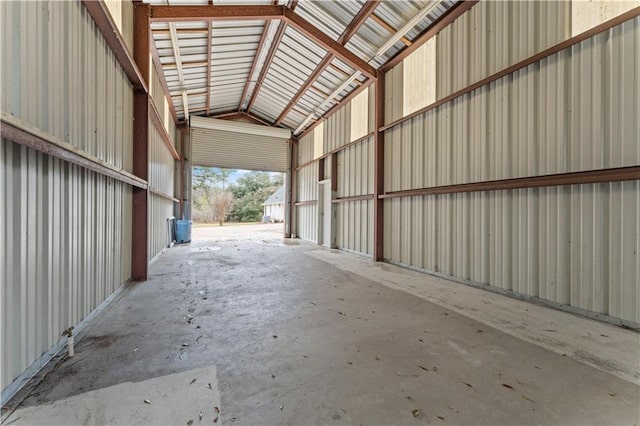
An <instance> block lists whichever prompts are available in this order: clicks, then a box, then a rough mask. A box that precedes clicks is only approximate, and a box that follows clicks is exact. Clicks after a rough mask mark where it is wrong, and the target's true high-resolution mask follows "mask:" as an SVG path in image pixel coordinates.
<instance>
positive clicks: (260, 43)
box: [238, 22, 269, 111]
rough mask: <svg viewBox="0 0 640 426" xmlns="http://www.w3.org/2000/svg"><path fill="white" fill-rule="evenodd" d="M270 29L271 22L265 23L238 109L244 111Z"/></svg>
mask: <svg viewBox="0 0 640 426" xmlns="http://www.w3.org/2000/svg"><path fill="white" fill-rule="evenodd" d="M268 31H269V23H268V22H265V23H264V28H263V30H262V36H261V37H260V42H259V43H258V48H257V49H256V54H255V56H254V57H253V62H252V63H251V69H249V74H248V75H247V81H246V83H245V84H244V89H243V90H242V97H241V98H240V105H238V111H242V105H244V100H245V99H246V98H247V93H248V91H249V85H250V84H251V76H253V73H254V72H255V70H256V65H257V64H258V57H259V56H260V52H262V49H263V47H264V43H265V41H266V39H267V32H268Z"/></svg>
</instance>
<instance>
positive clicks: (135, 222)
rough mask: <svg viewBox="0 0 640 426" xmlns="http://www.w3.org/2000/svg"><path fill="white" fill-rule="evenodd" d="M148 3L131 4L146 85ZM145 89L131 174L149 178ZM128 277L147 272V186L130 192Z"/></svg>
mask: <svg viewBox="0 0 640 426" xmlns="http://www.w3.org/2000/svg"><path fill="white" fill-rule="evenodd" d="M149 13H150V8H149V5H148V4H142V3H136V4H135V5H134V8H133V34H134V46H133V57H134V59H135V62H136V65H137V66H138V69H139V70H140V75H141V76H142V79H143V81H144V82H145V83H146V87H148V84H149V80H150V77H151V69H150V62H151V60H150V59H151V58H150V52H151V28H150V23H149ZM150 104H151V102H150V98H149V92H148V91H140V90H138V91H136V92H135V93H134V95H133V147H132V150H133V152H132V154H133V155H132V157H133V174H134V175H136V176H137V177H139V178H140V179H143V180H145V181H147V180H148V176H149V113H150V111H149V105H150ZM131 210H132V232H131V279H132V280H133V281H145V280H146V279H147V276H148V266H149V262H148V251H149V247H148V243H147V236H148V230H147V225H148V219H149V189H148V188H147V189H144V190H142V189H135V188H134V190H133V193H132V209H131Z"/></svg>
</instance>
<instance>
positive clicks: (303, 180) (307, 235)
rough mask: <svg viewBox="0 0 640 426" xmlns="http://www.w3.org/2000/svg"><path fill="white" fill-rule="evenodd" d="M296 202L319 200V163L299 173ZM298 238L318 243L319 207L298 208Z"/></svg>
mask: <svg viewBox="0 0 640 426" xmlns="http://www.w3.org/2000/svg"><path fill="white" fill-rule="evenodd" d="M297 182H298V184H297V193H296V201H317V200H318V163H317V162H315V163H312V164H310V165H308V166H307V167H304V168H302V169H300V170H299V171H298V176H297ZM296 215H297V219H296V227H297V228H298V229H297V232H296V234H297V236H298V237H299V238H302V239H303V240H308V241H313V242H317V241H318V206H317V205H315V204H310V205H300V206H296Z"/></svg>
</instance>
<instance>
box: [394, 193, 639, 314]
mask: <svg viewBox="0 0 640 426" xmlns="http://www.w3.org/2000/svg"><path fill="white" fill-rule="evenodd" d="M639 209H640V182H639V181H633V182H624V183H621V182H620V183H611V184H593V185H573V186H569V187H550V188H535V189H520V190H511V191H493V192H482V193H467V194H451V195H433V196H423V197H411V198H396V199H391V200H387V201H385V258H387V259H389V260H390V261H391V262H394V263H400V264H404V265H410V266H413V267H418V268H422V269H426V270H430V271H436V272H441V273H445V274H448V275H452V276H456V277H459V278H464V279H468V280H472V281H476V282H480V283H483V284H487V285H491V286H495V287H498V288H501V289H506V290H512V291H514V292H517V293H521V294H527V295H531V296H538V297H541V298H543V299H547V300H550V301H553V302H558V303H561V304H568V305H571V306H575V307H578V308H582V309H586V310H589V311H593V312H600V313H605V314H609V315H611V316H613V317H617V318H622V319H625V320H629V321H634V322H638V321H640V313H639V312H640V309H639V307H640V289H639V288H638V282H639V279H638V278H639V277H640V270H639V267H638V265H639V264H640V255H638V253H640V250H638V249H639V248H640V247H639V246H640V245H639V242H638V241H639V239H638V235H639V234H640V219H639V217H640V215H638V211H639Z"/></svg>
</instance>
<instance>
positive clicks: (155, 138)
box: [149, 123, 174, 195]
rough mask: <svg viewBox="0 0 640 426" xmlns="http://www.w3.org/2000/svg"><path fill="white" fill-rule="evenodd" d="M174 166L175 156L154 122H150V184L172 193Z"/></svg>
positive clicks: (166, 192)
mask: <svg viewBox="0 0 640 426" xmlns="http://www.w3.org/2000/svg"><path fill="white" fill-rule="evenodd" d="M173 167H174V158H173V156H172V155H171V153H169V150H168V149H167V146H166V145H165V144H164V141H163V139H162V137H161V136H160V133H159V132H158V130H156V128H155V126H154V125H153V123H149V186H150V187H152V188H154V189H157V190H159V191H162V192H164V193H165V194H169V195H172V194H173V179H174V176H173V172H174V170H173Z"/></svg>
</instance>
